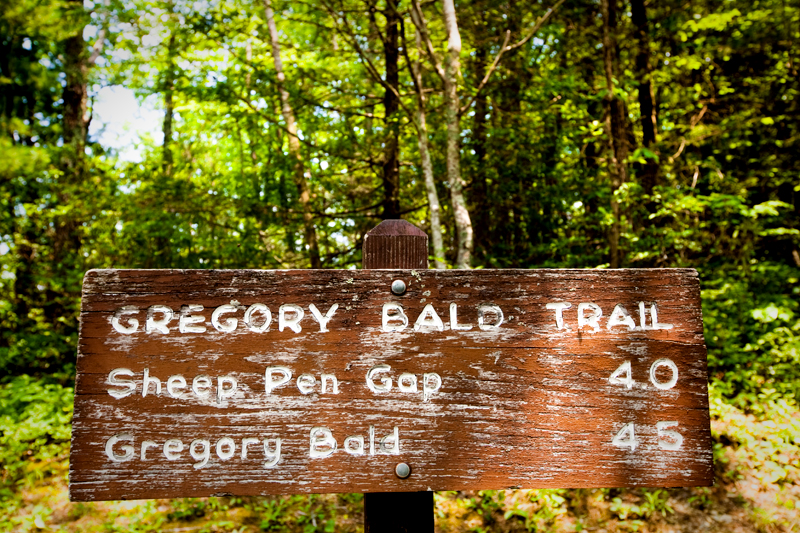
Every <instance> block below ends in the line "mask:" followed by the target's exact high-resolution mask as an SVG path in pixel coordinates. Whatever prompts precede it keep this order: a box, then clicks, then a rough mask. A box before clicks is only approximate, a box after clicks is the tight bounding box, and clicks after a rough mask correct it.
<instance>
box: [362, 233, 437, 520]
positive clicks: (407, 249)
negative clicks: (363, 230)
mask: <svg viewBox="0 0 800 533" xmlns="http://www.w3.org/2000/svg"><path fill="white" fill-rule="evenodd" d="M362 254H363V261H362V265H361V266H362V268H365V269H375V268H414V269H427V268H428V236H427V235H426V234H425V232H424V231H422V230H420V229H419V228H417V227H416V226H414V225H413V224H411V223H409V222H406V221H405V220H384V221H383V222H381V223H380V224H378V225H377V226H375V227H374V228H372V229H371V230H370V231H369V232H368V233H367V234H366V235H365V236H364V247H363V249H362ZM433 527H434V523H433V492H432V491H427V492H373V493H367V494H365V495H364V533H412V532H415V533H416V532H423V533H424V532H432V531H433Z"/></svg>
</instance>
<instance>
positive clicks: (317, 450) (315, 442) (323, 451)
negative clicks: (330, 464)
mask: <svg viewBox="0 0 800 533" xmlns="http://www.w3.org/2000/svg"><path fill="white" fill-rule="evenodd" d="M309 439H310V448H309V455H311V458H312V459H321V458H323V457H328V456H329V455H331V454H332V453H333V452H335V451H336V445H337V443H336V439H334V438H333V433H331V430H330V429H328V428H326V427H315V428H312V429H311V434H310V436H309Z"/></svg>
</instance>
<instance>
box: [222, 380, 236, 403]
mask: <svg viewBox="0 0 800 533" xmlns="http://www.w3.org/2000/svg"><path fill="white" fill-rule="evenodd" d="M238 386H239V382H238V381H236V378H235V377H233V376H221V377H218V378H217V403H218V404H219V403H222V402H224V401H225V400H227V399H228V398H233V396H234V395H235V394H236V388H237V387H238Z"/></svg>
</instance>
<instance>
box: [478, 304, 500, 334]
mask: <svg viewBox="0 0 800 533" xmlns="http://www.w3.org/2000/svg"><path fill="white" fill-rule="evenodd" d="M487 314H493V315H494V323H492V324H489V323H487V321H486V315H487ZM502 323H503V310H502V309H500V307H499V306H497V305H494V304H490V305H481V306H480V307H478V327H479V328H481V329H482V330H483V331H488V330H490V329H497V328H499V327H500V324H502Z"/></svg>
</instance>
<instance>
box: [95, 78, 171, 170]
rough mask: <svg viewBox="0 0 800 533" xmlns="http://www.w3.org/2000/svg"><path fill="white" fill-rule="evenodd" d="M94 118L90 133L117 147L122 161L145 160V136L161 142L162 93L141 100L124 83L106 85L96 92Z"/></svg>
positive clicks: (135, 161) (116, 150) (102, 142)
mask: <svg viewBox="0 0 800 533" xmlns="http://www.w3.org/2000/svg"><path fill="white" fill-rule="evenodd" d="M93 97H94V105H93V106H92V113H93V117H94V119H93V120H92V122H91V124H90V126H89V135H90V136H92V137H93V138H96V139H97V142H99V143H100V144H101V145H102V146H104V147H106V148H110V149H112V150H114V151H115V152H116V153H117V155H118V157H119V160H120V161H126V162H131V163H140V162H141V161H142V160H143V157H142V154H143V150H144V147H143V146H142V144H143V139H150V140H151V142H153V143H155V144H157V145H160V144H161V143H162V142H163V140H164V134H163V132H162V131H161V124H162V122H163V114H162V112H161V111H159V110H158V109H157V108H158V95H151V96H149V97H147V98H145V99H144V100H142V101H140V100H139V99H137V98H136V96H135V94H134V92H133V91H132V90H131V89H128V88H126V87H123V86H121V85H111V86H107V87H102V88H100V89H98V90H97V92H96V93H95V94H94V95H93Z"/></svg>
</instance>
